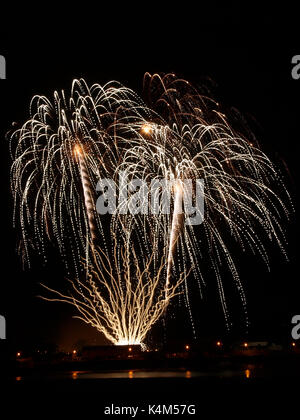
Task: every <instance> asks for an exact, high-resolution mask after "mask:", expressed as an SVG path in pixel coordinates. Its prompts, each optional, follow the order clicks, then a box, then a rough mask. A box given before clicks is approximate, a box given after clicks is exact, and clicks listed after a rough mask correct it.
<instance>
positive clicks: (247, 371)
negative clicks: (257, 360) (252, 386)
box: [245, 369, 251, 379]
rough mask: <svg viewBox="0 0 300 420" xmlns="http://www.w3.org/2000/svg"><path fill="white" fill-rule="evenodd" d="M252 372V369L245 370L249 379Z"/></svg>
mask: <svg viewBox="0 0 300 420" xmlns="http://www.w3.org/2000/svg"><path fill="white" fill-rule="evenodd" d="M250 374H251V371H250V369H246V370H245V376H246V378H247V379H249V378H250Z"/></svg>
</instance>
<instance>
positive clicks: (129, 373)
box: [128, 370, 133, 379]
mask: <svg viewBox="0 0 300 420" xmlns="http://www.w3.org/2000/svg"><path fill="white" fill-rule="evenodd" d="M128 378H130V379H132V378H133V371H132V370H130V371H129V372H128Z"/></svg>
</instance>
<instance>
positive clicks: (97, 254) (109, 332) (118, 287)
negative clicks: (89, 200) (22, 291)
mask: <svg viewBox="0 0 300 420" xmlns="http://www.w3.org/2000/svg"><path fill="white" fill-rule="evenodd" d="M114 243H115V246H114V249H113V253H112V255H109V256H108V255H106V254H105V253H104V252H103V251H101V250H100V249H98V250H97V249H96V250H94V253H93V257H94V258H93V260H92V261H90V262H89V264H90V267H89V270H87V272H88V275H87V277H86V278H85V279H84V281H80V280H79V281H76V282H75V281H70V283H71V290H70V292H69V293H68V294H67V295H64V294H62V293H60V292H59V291H56V290H53V289H51V288H50V287H48V286H46V285H44V287H45V289H47V291H48V292H51V293H52V294H54V295H56V297H53V298H49V297H43V299H45V300H48V301H59V302H66V303H69V304H71V305H72V306H73V307H75V308H76V310H77V312H79V315H78V316H75V318H79V319H81V320H82V321H84V322H85V323H87V324H89V325H91V326H92V327H94V328H96V329H97V330H98V331H99V332H101V333H103V334H104V335H105V337H106V338H107V339H108V340H109V341H110V342H112V343H113V344H115V345H133V344H138V345H144V340H145V337H146V335H147V333H148V332H149V331H150V329H151V328H152V326H153V325H154V324H155V323H156V322H157V321H158V320H159V318H160V317H161V315H162V314H163V313H164V312H165V310H166V308H167V306H168V305H169V303H170V300H171V299H173V298H174V297H175V296H176V295H177V294H179V293H180V292H179V286H180V284H182V282H183V281H184V277H185V274H184V273H182V274H181V275H180V276H179V278H178V279H177V280H176V281H175V282H173V284H172V285H165V286H163V287H162V286H161V285H162V279H163V278H164V277H165V273H164V271H165V258H166V257H165V255H164V253H163V255H162V257H161V259H160V264H159V267H158V268H157V269H154V268H153V255H151V256H150V258H149V259H147V258H139V257H138V256H137V254H136V253H135V250H134V248H133V247H132V246H131V247H129V242H128V241H126V243H123V241H122V240H120V238H119V239H118V241H116V240H115V241H114Z"/></svg>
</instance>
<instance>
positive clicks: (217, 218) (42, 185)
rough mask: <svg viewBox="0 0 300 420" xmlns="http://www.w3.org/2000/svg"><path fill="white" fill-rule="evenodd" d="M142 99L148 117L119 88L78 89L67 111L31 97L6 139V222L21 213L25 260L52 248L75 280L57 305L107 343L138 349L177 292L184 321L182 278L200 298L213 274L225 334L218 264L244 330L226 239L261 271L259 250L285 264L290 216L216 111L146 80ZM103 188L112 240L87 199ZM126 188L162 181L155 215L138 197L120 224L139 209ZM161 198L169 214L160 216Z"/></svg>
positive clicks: (201, 99) (270, 174) (177, 88)
mask: <svg viewBox="0 0 300 420" xmlns="http://www.w3.org/2000/svg"><path fill="white" fill-rule="evenodd" d="M144 91H145V102H146V103H147V105H146V104H145V103H144V102H143V101H142V99H141V98H139V96H138V95H137V94H135V93H134V92H133V91H132V90H130V89H127V88H125V87H123V86H122V85H120V84H118V83H117V82H110V83H108V84H107V85H105V86H104V87H101V86H99V85H93V86H92V87H91V88H89V87H88V86H87V85H86V84H85V82H84V81H82V80H81V81H75V82H74V84H73V88H72V91H71V95H70V97H69V99H68V100H67V99H66V95H65V93H64V92H62V93H61V94H58V93H55V95H54V101H53V102H51V101H50V100H48V99H47V98H45V97H36V98H35V99H34V100H33V101H32V105H31V114H32V117H31V119H30V120H29V121H27V122H26V123H25V124H24V125H23V127H22V128H21V129H19V130H17V131H16V132H15V133H14V134H13V136H12V141H11V144H12V155H13V159H14V162H13V166H12V189H13V193H14V199H15V216H14V220H15V223H16V222H17V215H19V217H18V219H19V224H20V228H21V232H22V239H23V243H24V253H25V258H26V260H27V261H28V260H29V248H30V244H31V243H32V239H34V242H35V244H36V247H37V250H38V251H39V252H40V253H41V255H45V254H46V250H45V249H46V242H47V241H46V239H47V238H48V239H50V240H52V241H53V240H54V242H55V243H56V245H58V248H59V250H60V252H61V255H62V257H63V260H64V262H65V264H66V265H67V267H68V271H69V272H70V267H71V266H73V267H75V278H76V281H72V282H71V283H72V291H71V292H70V293H69V294H63V293H60V292H57V295H58V296H57V299H60V300H63V301H64V302H68V303H71V304H73V305H74V306H75V307H76V308H77V310H78V311H79V312H80V314H81V315H80V317H81V319H83V320H84V321H85V322H87V323H89V324H90V325H92V326H94V327H96V328H97V329H98V330H99V331H101V332H103V333H104V334H105V335H106V337H107V338H108V339H110V340H111V341H112V342H113V343H115V344H120V343H130V344H134V343H141V342H142V341H143V340H144V339H145V336H146V334H147V332H148V331H149V330H150V329H151V327H152V325H153V324H154V323H155V322H156V321H157V320H158V319H159V318H160V316H161V315H162V314H163V313H165V311H166V308H167V306H168V304H169V302H170V300H171V299H172V298H173V297H174V296H175V295H176V294H178V293H180V292H184V293H181V295H182V296H183V299H184V302H185V304H186V306H187V308H188V311H189V314H190V317H191V320H192V319H193V318H192V309H191V304H190V296H189V290H190V288H189V285H188V280H187V277H188V276H187V274H188V273H189V272H190V271H191V270H192V273H193V278H194V279H195V280H196V282H197V284H198V287H199V291H200V295H201V296H202V293H203V287H204V286H205V280H204V278H205V275H204V268H205V266H207V265H208V264H209V265H210V266H211V268H212V269H213V270H214V273H215V277H216V281H217V288H218V293H219V296H220V301H221V304H222V308H223V311H224V314H225V319H226V323H227V325H228V326H229V325H230V319H229V314H228V309H227V303H226V298H225V296H226V293H225V290H224V287H223V284H222V279H221V272H220V267H221V265H222V264H223V263H224V262H225V263H226V265H227V267H228V269H229V271H230V272H231V274H232V277H233V280H234V282H235V283H236V286H237V289H238V291H239V294H240V297H241V301H242V304H243V307H244V312H245V314H246V318H247V310H246V297H245V294H244V291H243V287H242V283H241V281H240V278H239V274H238V270H237V268H236V265H235V262H234V259H233V256H232V254H231V249H230V246H229V244H230V242H231V241H232V239H234V240H235V241H236V242H237V243H238V244H239V245H240V247H241V249H242V250H246V249H247V248H248V249H250V250H251V251H252V252H254V253H257V254H259V255H260V256H261V257H262V259H263V260H264V261H265V262H266V264H267V265H268V264H269V259H268V254H267V249H266V247H265V245H264V243H265V238H267V239H268V240H270V241H274V242H275V243H276V244H277V245H278V246H279V247H280V249H281V251H282V252H283V254H284V255H286V254H285V245H286V244H285V235H284V231H283V228H282V225H281V223H282V222H281V220H282V217H283V216H286V217H288V213H289V208H290V198H289V195H288V192H287V191H286V188H285V187H284V185H283V183H282V181H281V179H280V177H279V176H278V174H277V172H276V170H275V168H274V166H273V165H272V163H271V161H270V160H269V158H268V157H267V156H266V155H265V154H264V153H263V152H262V151H261V150H260V148H259V147H258V144H257V142H256V140H255V138H253V135H252V134H249V133H246V134H242V131H240V130H238V129H237V128H234V127H233V126H232V125H231V124H230V123H229V122H228V119H227V117H226V116H225V114H224V113H223V112H221V110H220V107H219V105H218V104H217V103H216V102H215V101H214V100H212V99H211V98H209V97H208V96H207V95H203V94H201V93H200V92H199V91H198V90H196V89H195V88H194V87H192V86H191V85H190V83H189V82H187V81H184V80H180V79H177V78H176V76H175V75H173V74H170V75H165V76H164V77H160V76H159V75H153V76H151V75H149V74H146V76H145V79H144ZM106 178H110V179H111V180H113V181H114V182H116V190H117V192H118V194H119V195H121V196H122V197H123V200H121V203H119V204H118V205H117V206H116V209H115V210H114V212H113V214H112V216H111V217H109V218H107V215H106V216H105V217H106V219H105V221H106V222H107V224H108V226H109V228H107V227H105V226H104V225H105V223H103V220H104V219H103V216H100V215H99V214H98V213H97V212H96V209H95V202H96V197H95V195H94V193H93V192H94V191H96V185H97V182H98V180H99V179H106ZM135 179H138V180H140V181H141V183H144V184H150V183H153V182H155V181H156V182H157V183H158V184H159V183H161V182H162V181H163V180H165V181H167V183H166V184H165V186H162V188H161V189H158V190H157V191H156V192H157V196H156V200H154V203H153V202H152V201H150V203H149V202H148V197H147V196H146V197H140V199H139V207H140V208H143V206H144V205H145V208H148V209H150V211H148V212H143V211H140V212H132V213H131V214H125V213H126V212H124V208H127V209H129V208H132V206H133V205H132V203H134V205H136V201H135V200H134V198H135V197H134V196H135V194H136V192H132V191H131V193H130V194H127V195H124V194H123V193H124V188H127V186H128V185H130V183H132V182H133V181H134V180H135ZM199 181H201V182H202V184H201V185H202V187H203V188H202V189H201V191H199V190H197V185H200V184H199ZM162 185H163V184H162ZM275 186H276V187H275ZM188 187H191V188H188ZM275 191H276V192H275ZM188 193H189V194H190V198H191V199H192V201H193V202H196V203H198V205H197V206H196V207H195V209H196V216H197V217H198V219H199V220H200V222H199V221H198V222H197V223H193V222H194V221H195V220H194V221H193V220H192V219H193V217H192V215H191V214H187V211H186V210H187V206H186V201H184V198H186V197H187V196H188ZM164 195H167V196H168V197H169V202H170V211H169V212H165V211H163V210H164V200H162V197H163V196H164ZM200 195H201V198H202V199H203V201H204V204H205V205H204V207H203V206H202V207H201V205H199V202H198V201H197V200H198V199H199V196H200ZM124 197H125V198H124ZM183 201H184V209H183V208H182V204H183V203H182V202H183ZM146 204H147V205H146ZM204 209H205V213H204ZM135 210H136V209H135ZM197 212H198V213H197ZM110 238H113V241H112V240H111V239H110ZM116 238H118V240H119V243H118V241H116ZM112 242H114V243H113V244H112ZM89 245H90V246H89ZM161 250H164V251H163V252H162V251H161ZM162 254H163V261H164V262H162V258H161V255H162ZM83 255H84V256H85V260H86V263H85V270H82V269H81V268H80V267H82V265H81V263H80V261H81V259H82V256H83ZM204 260H205V264H203V265H202V264H201V261H204ZM46 287H47V288H48V289H49V290H52V289H51V287H48V286H46ZM192 322H193V321H192Z"/></svg>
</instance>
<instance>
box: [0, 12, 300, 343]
mask: <svg viewBox="0 0 300 420" xmlns="http://www.w3.org/2000/svg"><path fill="white" fill-rule="evenodd" d="M177 12H179V11H177ZM189 12H190V14H191V15H192V20H191V21H190V22H187V20H186V19H185V16H184V15H183V16H180V13H177V14H176V15H174V16H173V14H172V13H170V14H169V15H168V20H167V21H166V20H165V19H163V18H162V17H160V15H159V14H158V13H157V14H156V13H155V11H153V12H152V13H153V15H152V13H151V14H149V15H148V16H147V19H144V16H143V17H141V18H138V17H137V18H136V20H135V21H134V22H132V24H129V22H127V21H125V20H123V23H122V25H120V26H118V27H117V29H115V28H113V27H112V26H109V25H107V26H103V25H101V24H100V23H99V26H98V27H97V29H93V30H82V31H79V30H78V28H77V30H76V31H74V32H73V33H72V32H70V31H69V30H65V31H62V32H59V31H58V33H57V34H56V35H55V34H51V36H50V35H48V36H45V35H44V32H43V31H42V28H39V29H37V30H36V31H35V30H33V28H32V29H31V30H30V31H29V32H28V31H27V32H26V34H22V33H20V34H18V35H17V34H16V33H14V34H13V33H6V34H1V38H0V41H1V43H0V47H1V50H0V54H2V55H4V56H5V58H6V61H7V80H1V81H0V94H1V97H0V102H1V121H0V124H1V127H0V129H1V131H0V133H1V135H0V137H1V142H0V144H1V160H2V162H1V169H0V170H1V180H2V200H1V204H2V205H1V208H0V209H1V221H2V253H1V257H2V270H1V281H0V314H2V315H4V316H5V317H6V320H7V339H8V343H9V346H10V347H11V348H12V349H17V348H26V347H28V348H29V347H34V346H35V345H36V346H38V345H39V344H41V343H43V342H44V343H47V342H50V343H56V344H58V345H60V346H62V347H64V348H72V346H74V345H76V342H78V341H79V340H85V342H86V343H89V344H92V343H95V344H96V343H97V344H102V343H105V342H106V341H105V339H104V338H103V337H102V336H100V335H99V334H98V333H97V332H96V331H94V330H93V329H92V328H90V327H88V326H85V325H83V324H82V323H81V322H80V321H78V320H73V319H72V318H71V317H72V315H73V314H74V311H73V309H72V308H68V307H66V306H64V305H63V304H54V303H47V302H44V301H41V300H40V299H38V298H37V297H36V296H37V295H38V294H39V293H41V288H40V287H39V286H38V283H40V282H45V283H47V284H49V285H54V286H58V285H59V284H62V283H63V282H64V272H63V267H62V266H61V265H60V263H59V261H58V259H57V256H56V254H55V252H54V251H53V255H52V256H51V258H50V264H49V265H48V266H47V267H42V265H41V262H40V261H39V260H38V259H36V260H33V266H32V268H31V269H30V270H28V269H27V270H26V271H23V270H22V266H21V261H20V259H19V257H18V256H17V254H16V232H15V231H14V230H13V228H12V202H11V196H10V191H9V168H10V164H11V161H10V157H9V153H8V142H7V141H6V140H5V133H6V132H7V131H8V130H10V129H11V124H12V123H13V122H23V121H25V120H26V119H27V118H28V115H29V101H30V99H31V97H32V96H33V95H34V94H42V95H46V96H51V95H52V92H53V91H54V90H56V89H57V90H59V89H65V90H68V89H69V88H70V86H71V82H72V80H73V78H80V77H83V78H85V79H86V80H87V82H88V83H90V84H92V83H100V84H104V83H106V82H107V81H109V80H112V79H115V80H118V81H120V82H122V83H123V84H125V85H127V86H128V87H130V88H133V89H134V90H136V91H137V92H138V93H142V79H143V74H144V73H145V72H146V71H147V72H150V73H151V72H163V73H167V72H169V71H172V72H175V73H176V74H177V75H179V76H182V77H184V78H186V79H187V80H189V81H191V82H192V83H193V84H195V85H199V84H201V83H207V84H209V86H210V87H211V89H212V90H213V92H214V95H215V97H216V98H217V99H218V100H219V102H221V103H223V104H224V105H225V106H226V107H228V108H230V107H235V108H237V109H239V110H240V111H241V112H242V113H243V114H244V115H245V116H246V117H247V118H248V119H249V120H251V121H252V124H253V128H254V132H255V134H256V136H257V138H258V140H259V142H260V145H261V148H262V149H263V150H264V151H265V152H266V153H267V154H268V155H269V157H271V160H273V161H274V162H275V163H277V164H278V166H279V167H280V168H286V172H285V173H284V177H285V179H286V183H287V185H288V188H289V191H290V193H291V195H292V197H293V200H294V204H295V205H296V197H295V195H296V179H297V172H298V166H299V163H298V143H299V135H300V131H299V130H298V118H299V110H298V105H299V104H298V100H299V98H300V95H299V93H300V80H293V79H292V77H291V68H292V65H291V58H292V56H293V55H295V54H300V47H298V50H297V48H296V46H294V37H293V36H292V34H290V35H289V33H285V36H284V37H283V36H282V32H281V30H280V28H281V26H282V25H283V23H284V22H283V20H282V21H281V20H278V19H277V20H276V19H275V17H273V16H272V14H271V13H269V14H268V15H265V16H260V17H258V16H257V15H255V17H254V14H252V13H251V10H250V11H249V10H248V11H244V12H243V13H240V14H239V12H238V11H235V14H232V11H231V10H230V9H226V10H220V11H219V13H218V14H217V15H214V17H213V18H212V17H210V18H208V17H207V15H205V14H203V15H201V14H199V13H194V11H192V10H190V11H189ZM255 19H256V20H255ZM45 32H46V30H45ZM291 219H292V220H291V222H290V224H286V225H285V226H286V229H287V236H288V238H289V249H288V255H289V258H290V262H288V263H287V262H285V261H284V259H283V257H282V256H281V255H280V252H279V250H278V249H276V247H275V246H274V247H272V246H269V248H268V250H269V252H270V255H271V272H268V271H267V269H266V267H265V266H264V265H263V264H262V263H261V262H260V261H258V260H257V258H256V257H253V256H252V255H250V254H249V253H247V254H246V255H242V254H241V253H240V251H239V250H238V249H237V250H236V253H237V254H236V260H237V261H238V267H239V269H240V274H241V279H242V281H243V284H244V286H245V290H246V295H247V298H248V305H249V318H250V322H251V326H250V329H249V331H248V333H249V336H250V337H262V338H265V337H266V338H270V339H272V340H275V341H276V340H289V339H290V331H291V318H292V316H293V315H295V314H298V313H300V304H299V298H300V285H299V278H298V274H297V264H296V239H297V226H296V216H295V215H294V216H292V218H291ZM227 280H228V279H226V274H225V281H226V282H227ZM211 284H212V286H209V287H208V290H207V293H206V296H205V299H204V301H203V302H202V303H201V305H199V306H198V307H197V308H195V309H194V310H195V311H196V309H197V313H195V320H196V325H197V334H198V339H199V338H203V337H209V338H212V339H215V338H219V337H220V336H221V337H224V336H225V322H224V318H223V315H222V312H221V309H220V304H219V301H218V296H217V293H216V291H215V290H214V289H215V287H214V284H215V282H214V280H213V279H212V280H211ZM228 290H233V288H232V289H230V286H229V289H228ZM231 295H232V298H230V296H231ZM230 296H229V295H228V306H229V309H230V310H231V311H232V319H233V322H234V327H233V330H232V331H231V333H230V334H231V335H232V336H233V337H239V338H242V337H244V336H246V333H247V332H246V330H245V325H244V323H243V314H242V312H241V305H240V304H239V301H238V298H237V296H236V295H235V293H234V290H233V292H232V294H230ZM172 313H174V316H175V315H176V319H174V317H173V319H172V317H170V319H169V324H168V325H169V328H168V329H167V339H168V340H170V341H174V340H183V339H184V340H189V341H191V340H192V338H193V336H192V333H191V329H190V327H189V323H188V322H187V321H185V318H186V315H187V314H186V313H185V312H184V311H182V313H178V314H177V313H175V310H172V309H171V314H172ZM178 323H179V324H180V325H182V329H181V330H182V331H180V328H178ZM185 327H186V328H185ZM161 328H162V327H161V324H160V325H158V326H157V327H155V329H154V332H153V335H152V339H155V338H157V339H159V340H161V338H162V335H163V334H162V332H161V331H160V330H161ZM230 334H229V336H230Z"/></svg>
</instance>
